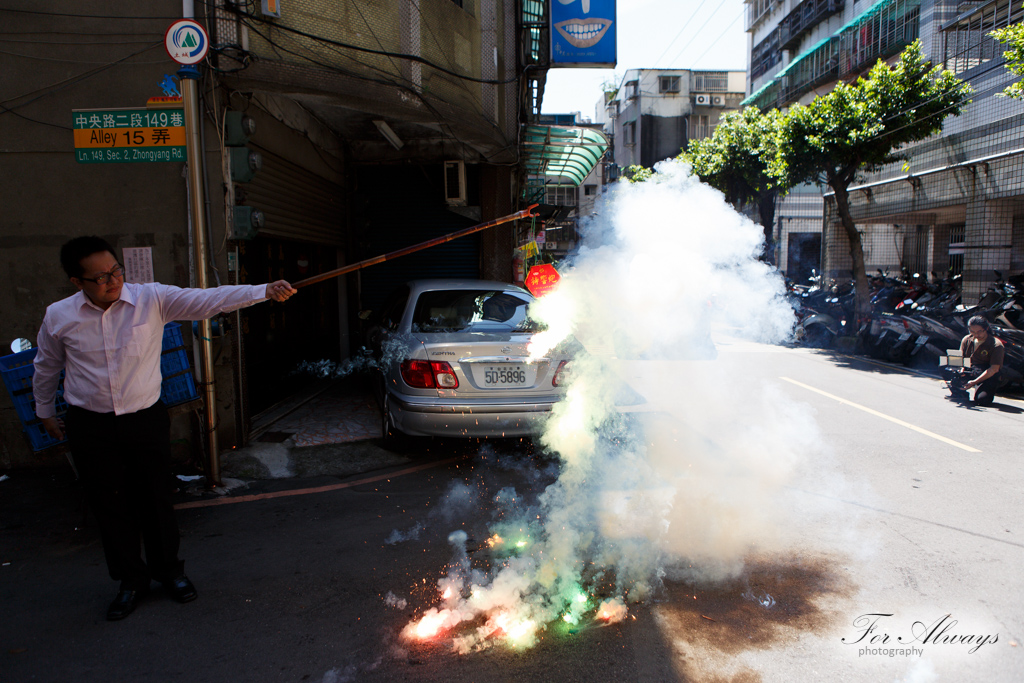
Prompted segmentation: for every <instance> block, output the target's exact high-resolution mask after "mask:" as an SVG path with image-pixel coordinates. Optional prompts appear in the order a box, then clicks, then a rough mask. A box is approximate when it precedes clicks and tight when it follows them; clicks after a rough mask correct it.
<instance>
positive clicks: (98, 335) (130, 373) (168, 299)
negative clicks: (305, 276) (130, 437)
mask: <svg viewBox="0 0 1024 683" xmlns="http://www.w3.org/2000/svg"><path fill="white" fill-rule="evenodd" d="M266 298H267V286H266V285H226V286H223V287H215V288H213V289H181V288H180V287H173V286H170V285H161V284H159V283H153V282H150V283H146V284H132V283H127V282H126V283H124V285H123V286H122V288H121V296H120V299H119V300H118V301H115V302H114V303H113V304H112V305H111V306H110V308H108V309H106V310H103V309H102V308H100V307H99V306H96V305H95V304H94V303H92V301H90V300H89V297H87V296H86V295H85V293H84V292H77V293H76V294H74V295H72V296H69V297H68V298H66V299H62V300H60V301H58V302H56V303H53V304H50V306H48V307H47V309H46V315H45V316H44V317H43V324H42V326H41V327H40V328H39V336H38V337H37V338H36V345H37V346H38V347H39V350H38V351H37V352H36V358H35V377H34V378H33V381H32V387H33V394H34V397H35V401H36V415H37V416H38V417H40V418H47V417H53V416H54V415H56V412H57V411H56V407H55V405H54V401H55V399H56V395H57V385H58V383H59V381H60V371H61V370H62V369H63V370H64V400H65V401H67V403H68V404H69V405H73V406H77V407H79V408H84V409H86V410H91V411H93V412H97V413H111V412H112V413H115V414H117V415H124V414H126V413H134V412H136V411H139V410H142V409H144V408H148V407H149V406H151V405H153V404H154V403H156V402H157V400H159V398H160V383H161V381H162V377H161V374H160V353H161V350H162V343H163V333H164V324H165V323H168V322H171V321H173V320H205V319H206V318H209V317H210V316H213V315H216V314H217V313H225V312H228V311H234V310H237V309H239V308H243V307H245V306H251V305H252V304H255V303H259V302H260V301H264V300H265V299H266Z"/></svg>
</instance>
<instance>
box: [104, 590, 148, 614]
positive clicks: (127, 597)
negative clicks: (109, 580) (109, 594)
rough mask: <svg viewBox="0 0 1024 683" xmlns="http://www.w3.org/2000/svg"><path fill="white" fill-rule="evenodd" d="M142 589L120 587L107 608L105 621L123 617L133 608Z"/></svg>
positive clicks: (140, 595)
mask: <svg viewBox="0 0 1024 683" xmlns="http://www.w3.org/2000/svg"><path fill="white" fill-rule="evenodd" d="M142 593H143V591H137V590H130V589H126V588H122V589H121V590H119V591H118V592H117V597H116V598H114V601H113V602H112V603H110V607H108V608H107V621H117V620H118V619H124V618H125V617H126V616H128V615H129V614H131V613H132V612H133V611H134V610H135V605H137V604H138V602H139V598H141V597H142Z"/></svg>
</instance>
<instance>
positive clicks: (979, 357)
mask: <svg viewBox="0 0 1024 683" xmlns="http://www.w3.org/2000/svg"><path fill="white" fill-rule="evenodd" d="M967 329H969V330H970V332H971V333H970V334H968V335H967V336H966V337H964V338H963V341H961V342H960V354H961V355H962V356H963V357H964V358H970V359H971V367H972V368H978V369H979V370H983V371H984V372H982V373H981V374H980V375H978V376H977V377H975V378H974V379H972V380H971V381H969V382H967V385H966V388H967V389H975V391H974V404H975V405H979V406H988V405H992V401H993V400H994V399H995V396H996V388H997V387H998V386H999V369H1000V368H1001V367H1002V366H1003V357H1004V355H1005V354H1006V350H1005V349H1004V348H1003V343H1002V342H1001V341H999V340H998V339H996V338H995V337H994V336H992V334H991V333H990V331H989V323H988V320H986V319H985V318H983V317H981V316H980V315H976V316H974V317H973V318H971V319H970V320H968V321H967ZM965 393H966V392H965Z"/></svg>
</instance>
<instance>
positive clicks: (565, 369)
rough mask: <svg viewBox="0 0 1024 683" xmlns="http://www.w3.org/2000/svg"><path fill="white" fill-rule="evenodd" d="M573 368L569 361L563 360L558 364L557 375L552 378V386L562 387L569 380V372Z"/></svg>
mask: <svg viewBox="0 0 1024 683" xmlns="http://www.w3.org/2000/svg"><path fill="white" fill-rule="evenodd" d="M571 370H572V366H571V365H570V363H569V361H567V360H563V361H562V362H561V363H559V364H558V369H557V370H555V376H554V377H552V378H551V386H553V387H560V386H562V385H563V384H564V383H565V382H567V381H568V380H569V372H570V371H571Z"/></svg>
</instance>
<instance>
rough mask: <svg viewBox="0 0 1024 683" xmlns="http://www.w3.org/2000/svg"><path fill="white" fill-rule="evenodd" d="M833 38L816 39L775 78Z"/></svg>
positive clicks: (780, 76) (787, 71)
mask: <svg viewBox="0 0 1024 683" xmlns="http://www.w3.org/2000/svg"><path fill="white" fill-rule="evenodd" d="M884 1H885V2H888V0H884ZM834 38H835V36H829V37H828V38H822V39H821V40H819V41H818V42H817V43H815V44H814V46H813V47H811V48H810V49H809V50H807V51H806V52H804V53H803V54H802V55H800V56H799V57H797V58H796V59H794V60H793V61H792V62H790V63H789V64H787V65H786V68H785V69H783V70H782V71H780V72H779V73H777V74H775V78H782V77H783V76H785V75H786V74H787V73H789V70H790V69H792V68H793V67H795V66H796V65H797V64H799V63H800V62H802V61H804V60H805V59H807V58H808V57H810V56H811V55H813V54H814V53H815V52H817V51H818V50H819V49H820V48H821V47H822V46H823V45H826V44H827V43H828V42H829V41H831V40H833V39H834Z"/></svg>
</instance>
